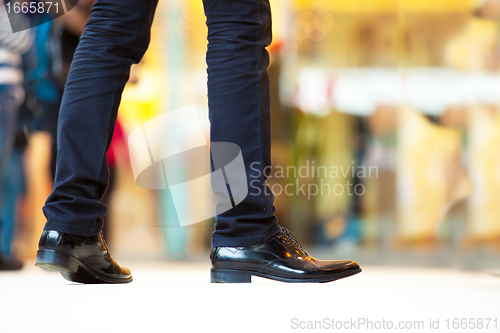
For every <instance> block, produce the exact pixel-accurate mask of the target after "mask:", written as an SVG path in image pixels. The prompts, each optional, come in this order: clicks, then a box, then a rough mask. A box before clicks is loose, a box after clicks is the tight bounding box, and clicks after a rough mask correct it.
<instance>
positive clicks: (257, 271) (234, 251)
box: [210, 228, 361, 283]
mask: <svg viewBox="0 0 500 333" xmlns="http://www.w3.org/2000/svg"><path fill="white" fill-rule="evenodd" d="M210 259H211V262H212V270H211V280H210V282H222V283H249V282H251V279H252V275H253V276H260V277H264V278H268V279H271V280H277V281H282V282H330V281H334V280H338V279H342V278H345V277H348V276H351V275H354V274H358V273H360V272H361V268H360V267H359V265H358V264H357V263H355V262H354V261H350V260H317V259H314V258H313V257H311V256H310V255H308V254H307V252H306V251H305V250H304V249H303V248H302V246H300V244H299V243H298V242H297V240H296V239H295V237H294V236H293V235H292V234H291V233H290V232H289V231H288V230H286V229H285V228H281V231H280V232H279V233H278V234H277V235H275V236H274V237H272V238H271V239H269V240H268V241H267V242H265V243H263V244H257V245H250V246H243V247H217V248H214V249H212V253H211V255H210Z"/></svg>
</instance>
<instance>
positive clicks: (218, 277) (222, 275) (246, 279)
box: [210, 268, 362, 283]
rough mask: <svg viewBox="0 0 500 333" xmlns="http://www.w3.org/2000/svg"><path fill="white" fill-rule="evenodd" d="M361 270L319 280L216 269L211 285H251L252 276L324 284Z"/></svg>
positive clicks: (289, 281) (212, 275)
mask: <svg viewBox="0 0 500 333" xmlns="http://www.w3.org/2000/svg"><path fill="white" fill-rule="evenodd" d="M361 272H362V270H361V268H358V269H356V270H352V271H346V272H342V273H338V274H334V275H329V276H322V277H317V278H287V277H282V276H278V275H272V274H267V273H262V272H255V271H243V270H232V269H216V268H212V269H211V270H210V282H211V283H251V282H252V276H258V277H262V278H266V279H270V280H275V281H280V282H288V283H324V282H332V281H335V280H339V279H343V278H346V277H349V276H353V275H356V274H359V273H361Z"/></svg>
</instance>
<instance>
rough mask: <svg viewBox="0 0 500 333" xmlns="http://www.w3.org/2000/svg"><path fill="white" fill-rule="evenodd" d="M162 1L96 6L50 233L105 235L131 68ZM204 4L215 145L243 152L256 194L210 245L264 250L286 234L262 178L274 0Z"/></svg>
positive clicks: (100, 1)
mask: <svg viewBox="0 0 500 333" xmlns="http://www.w3.org/2000/svg"><path fill="white" fill-rule="evenodd" d="M156 5H157V0H97V1H96V3H95V5H94V6H93V9H92V12H91V15H90V19H89V21H88V22H87V25H86V27H85V31H84V33H83V35H82V37H81V39H80V44H79V46H78V48H77V50H76V53H75V57H74V60H73V63H72V65H71V70H70V73H69V77H68V81H67V84H66V88H65V91H64V96H63V100H62V105H61V110H60V115H59V124H58V137H57V147H58V148H57V152H58V154H57V167H56V178H55V182H54V189H53V192H52V193H51V194H50V196H49V198H48V199H47V202H46V204H45V206H44V207H43V212H44V214H45V216H46V218H47V224H46V225H45V229H52V230H58V231H61V232H66V233H71V234H76V235H81V236H90V235H93V234H96V233H99V232H100V231H101V229H102V224H103V217H104V216H105V214H106V206H105V205H104V204H103V203H101V202H100V201H99V200H100V198H101V197H102V196H103V194H104V192H105V190H106V187H107V184H108V167H107V161H106V151H107V149H108V148H109V144H110V141H111V138H112V134H113V130H114V125H115V121H116V117H117V112H118V106H119V104H120V98H121V94H122V91H123V88H124V86H125V83H126V82H127V80H128V77H129V72H130V66H131V65H132V64H135V63H138V62H139V61H140V60H141V58H142V56H143V55H144V53H145V51H146V49H147V48H148V45H149V40H150V28H151V24H152V21H153V17H154V12H155V9H156ZM204 8H205V15H206V17H207V22H206V23H207V26H208V42H209V44H208V49H207V57H206V60H207V65H208V70H207V71H208V103H209V118H210V124H211V141H213V142H231V143H235V144H237V145H238V146H239V147H240V148H241V151H242V154H243V159H244V163H245V168H246V173H247V180H248V181H249V182H250V181H252V189H253V192H252V191H249V192H250V194H249V195H248V196H247V197H246V198H245V199H244V200H243V201H242V202H241V203H240V204H239V205H237V206H236V207H233V208H232V209H230V210H228V211H226V212H225V213H223V214H220V215H217V216H216V220H217V223H216V226H215V231H214V233H213V235H212V246H214V247H217V246H246V245H252V244H258V243H261V242H263V241H265V240H266V239H268V238H269V237H271V236H273V235H274V234H276V233H277V232H278V231H279V228H280V227H279V225H278V222H277V218H276V217H275V216H274V213H275V208H274V205H273V203H274V197H273V194H272V193H271V191H270V190H269V189H268V188H267V186H266V184H265V180H266V179H265V175H264V172H263V170H264V168H265V167H266V166H268V165H270V150H271V149H270V115H269V79H268V76H267V67H268V65H269V55H268V53H267V51H266V49H265V48H266V47H267V46H268V45H269V44H270V43H271V38H272V34H271V10H270V6H269V2H268V0H204ZM255 162H257V163H255ZM252 163H253V164H252ZM250 165H252V167H250ZM256 187H258V188H260V189H261V191H256V190H255V188H256ZM192 209H196V207H192Z"/></svg>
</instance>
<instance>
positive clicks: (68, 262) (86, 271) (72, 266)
mask: <svg viewBox="0 0 500 333" xmlns="http://www.w3.org/2000/svg"><path fill="white" fill-rule="evenodd" d="M35 265H36V266H38V267H40V268H43V269H45V270H46V271H49V272H60V273H61V275H62V276H63V277H64V278H65V279H66V280H68V281H71V282H79V283H86V284H98V283H113V284H115V283H129V282H132V277H130V278H127V279H113V278H110V277H106V276H102V275H101V274H98V273H96V272H94V271H93V270H91V269H90V268H89V267H87V266H86V265H85V264H84V263H82V262H81V261H80V260H78V259H77V258H76V257H74V256H72V255H69V254H66V253H63V252H60V251H56V250H48V249H44V250H38V251H37V253H36V262H35Z"/></svg>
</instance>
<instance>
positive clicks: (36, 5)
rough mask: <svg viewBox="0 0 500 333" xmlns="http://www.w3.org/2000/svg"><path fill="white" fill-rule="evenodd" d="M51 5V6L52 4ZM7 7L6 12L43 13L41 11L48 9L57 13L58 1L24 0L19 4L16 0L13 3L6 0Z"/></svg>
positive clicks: (47, 11)
mask: <svg viewBox="0 0 500 333" xmlns="http://www.w3.org/2000/svg"><path fill="white" fill-rule="evenodd" d="M52 5H53V6H52ZM6 8H7V13H8V14H10V13H15V14H19V13H23V14H28V13H30V14H35V13H39V14H43V13H49V12H50V9H51V8H52V10H53V11H54V12H55V13H56V14H59V3H57V2H55V3H54V2H24V3H22V4H20V3H19V2H16V3H14V4H11V3H10V2H8V3H7V4H6Z"/></svg>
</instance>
